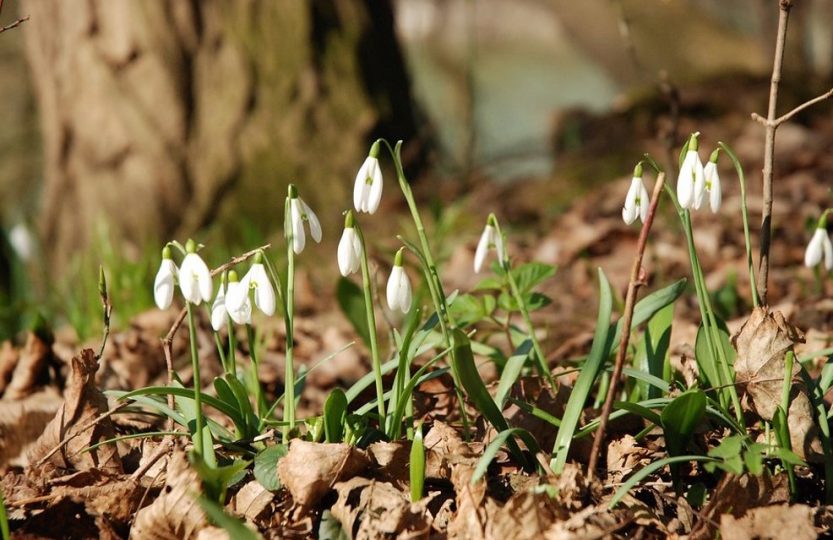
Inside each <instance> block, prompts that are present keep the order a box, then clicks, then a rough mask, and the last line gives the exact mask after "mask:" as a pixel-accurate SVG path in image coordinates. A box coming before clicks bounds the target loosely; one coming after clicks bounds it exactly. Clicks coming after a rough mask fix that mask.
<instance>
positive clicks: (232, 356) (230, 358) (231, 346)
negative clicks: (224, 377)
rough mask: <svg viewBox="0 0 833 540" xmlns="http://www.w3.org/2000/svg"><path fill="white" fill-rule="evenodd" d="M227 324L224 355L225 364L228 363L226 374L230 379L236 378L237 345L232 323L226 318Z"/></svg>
mask: <svg viewBox="0 0 833 540" xmlns="http://www.w3.org/2000/svg"><path fill="white" fill-rule="evenodd" d="M226 320H227V324H228V354H227V355H226V362H228V368H227V370H226V373H228V374H229V375H231V376H232V377H236V376H237V344H236V341H237V340H236V338H235V336H234V322H233V321H232V320H231V317H226Z"/></svg>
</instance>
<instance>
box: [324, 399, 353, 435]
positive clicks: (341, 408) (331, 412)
mask: <svg viewBox="0 0 833 540" xmlns="http://www.w3.org/2000/svg"><path fill="white" fill-rule="evenodd" d="M346 416H347V396H346V395H345V394H344V390H342V389H341V388H336V389H334V390H333V391H332V392H330V395H329V396H327V401H326V402H325V403H324V440H325V441H326V442H328V443H337V442H341V439H342V437H343V436H344V419H345V417H346Z"/></svg>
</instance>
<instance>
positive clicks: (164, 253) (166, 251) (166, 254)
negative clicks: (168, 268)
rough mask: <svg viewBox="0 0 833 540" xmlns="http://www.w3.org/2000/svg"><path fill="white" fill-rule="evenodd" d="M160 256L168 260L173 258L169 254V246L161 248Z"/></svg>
mask: <svg viewBox="0 0 833 540" xmlns="http://www.w3.org/2000/svg"><path fill="white" fill-rule="evenodd" d="M162 258H163V259H168V260H170V259H173V256H172V255H171V246H165V247H163V248H162Z"/></svg>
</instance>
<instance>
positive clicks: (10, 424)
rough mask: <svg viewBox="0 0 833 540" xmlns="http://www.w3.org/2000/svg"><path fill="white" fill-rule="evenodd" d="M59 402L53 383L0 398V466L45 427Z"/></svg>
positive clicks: (11, 459)
mask: <svg viewBox="0 0 833 540" xmlns="http://www.w3.org/2000/svg"><path fill="white" fill-rule="evenodd" d="M60 406H61V394H60V393H59V392H58V390H56V389H55V388H53V387H46V388H44V389H43V390H41V391H40V392H36V393H34V394H31V395H28V396H26V397H25V398H23V399H21V400H19V401H11V400H1V401H0V466H2V465H6V464H8V463H10V462H12V461H14V460H16V458H18V457H19V456H21V454H22V453H23V451H24V450H25V449H26V448H27V447H28V446H29V445H30V444H32V443H33V442H34V441H36V440H37V438H38V437H40V436H41V434H42V433H43V431H44V428H45V427H46V425H47V424H48V423H49V421H50V420H52V418H53V417H54V416H55V412H56V411H57V410H58V408H59V407H60Z"/></svg>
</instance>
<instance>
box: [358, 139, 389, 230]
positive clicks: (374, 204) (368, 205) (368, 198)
mask: <svg viewBox="0 0 833 540" xmlns="http://www.w3.org/2000/svg"><path fill="white" fill-rule="evenodd" d="M378 155H379V143H378V141H377V142H375V143H373V146H371V147H370V153H369V154H368V156H367V159H365V160H364V163H362V166H361V167H360V168H359V172H358V173H356V182H355V184H354V185H353V205H354V206H355V207H356V211H358V212H368V213H370V214H372V213H374V212H376V210H377V209H378V208H379V202H380V201H381V200H382V169H381V168H380V167H379V159H378V158H377V156H378Z"/></svg>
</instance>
